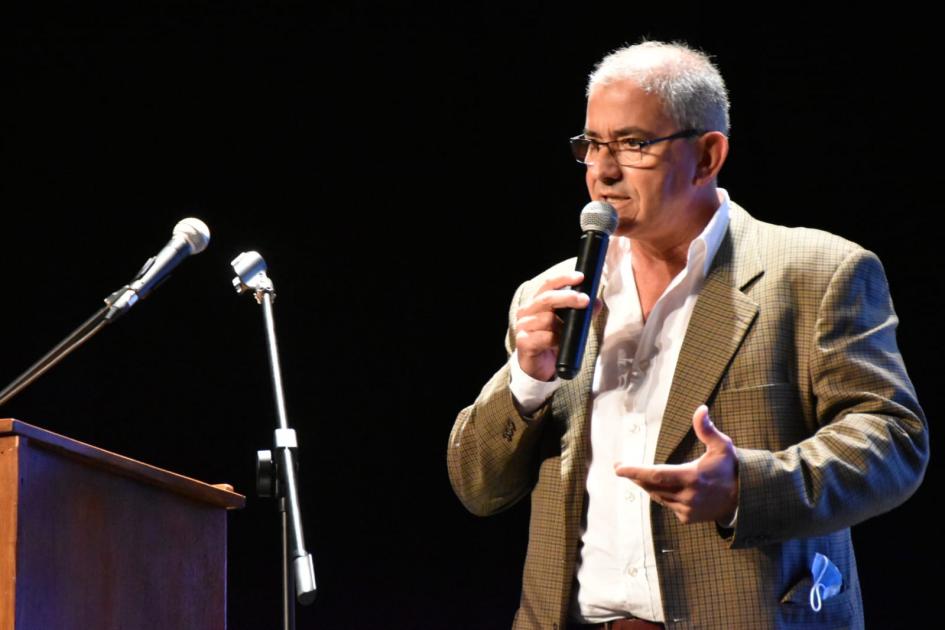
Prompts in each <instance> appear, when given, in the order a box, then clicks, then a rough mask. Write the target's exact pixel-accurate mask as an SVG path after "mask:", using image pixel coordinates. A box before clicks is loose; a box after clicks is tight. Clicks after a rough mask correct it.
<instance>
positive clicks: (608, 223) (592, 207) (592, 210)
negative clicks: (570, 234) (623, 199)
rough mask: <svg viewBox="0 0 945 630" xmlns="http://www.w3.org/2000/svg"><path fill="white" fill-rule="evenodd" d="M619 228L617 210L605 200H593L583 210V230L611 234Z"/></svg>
mask: <svg viewBox="0 0 945 630" xmlns="http://www.w3.org/2000/svg"><path fill="white" fill-rule="evenodd" d="M616 229H617V211H616V210H615V209H614V207H613V206H612V205H610V204H609V203H607V202H605V201H592V202H590V203H589V204H587V205H586V206H584V209H583V210H581V231H582V232H588V231H590V230H594V231H595V232H603V233H604V234H606V235H608V236H610V235H611V234H613V233H614V230H616Z"/></svg>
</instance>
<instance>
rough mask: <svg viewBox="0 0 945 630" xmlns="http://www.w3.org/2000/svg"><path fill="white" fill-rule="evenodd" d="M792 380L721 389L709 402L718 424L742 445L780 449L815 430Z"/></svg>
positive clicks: (713, 419) (714, 420) (772, 449)
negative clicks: (789, 381)
mask: <svg viewBox="0 0 945 630" xmlns="http://www.w3.org/2000/svg"><path fill="white" fill-rule="evenodd" d="M802 407H803V405H802V403H801V396H800V392H799V391H798V387H797V385H794V384H792V383H768V384H765V385H757V386H753V387H744V388H737V389H721V390H719V391H718V392H717V394H716V396H715V398H714V400H713V401H712V403H711V404H710V405H709V415H710V416H711V418H712V421H713V422H714V423H715V425H716V426H717V427H718V428H719V429H720V430H721V431H722V432H723V433H725V434H726V435H728V436H729V437H730V438H732V441H733V442H734V443H735V446H738V447H741V448H751V449H764V450H769V451H777V450H781V449H784V448H786V447H788V446H790V445H791V444H796V443H798V442H800V441H801V440H803V439H805V438H807V437H809V436H810V435H811V434H812V433H813V431H812V430H811V428H810V423H809V420H808V419H807V417H806V416H805V414H804V412H803V408H802Z"/></svg>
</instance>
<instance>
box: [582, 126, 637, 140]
mask: <svg viewBox="0 0 945 630" xmlns="http://www.w3.org/2000/svg"><path fill="white" fill-rule="evenodd" d="M584 135H585V136H587V137H588V138H600V137H601V135H600V134H599V133H597V132H596V131H593V130H592V129H588V128H587V127H585V128H584ZM648 135H650V133H649V132H648V131H646V130H645V129H640V128H639V127H621V128H620V129H617V130H615V131H614V137H615V138H623V137H626V136H644V137H646V136H648Z"/></svg>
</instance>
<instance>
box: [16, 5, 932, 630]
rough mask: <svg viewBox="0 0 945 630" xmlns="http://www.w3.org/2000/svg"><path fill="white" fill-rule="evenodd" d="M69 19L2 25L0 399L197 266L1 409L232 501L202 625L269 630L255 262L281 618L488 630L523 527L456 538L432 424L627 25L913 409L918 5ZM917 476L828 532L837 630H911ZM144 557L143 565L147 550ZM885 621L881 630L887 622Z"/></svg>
mask: <svg viewBox="0 0 945 630" xmlns="http://www.w3.org/2000/svg"><path fill="white" fill-rule="evenodd" d="M134 4H135V8H130V7H123V8H115V7H111V8H107V9H106V8H104V7H93V6H91V5H89V4H88V3H83V4H81V5H80V4H78V3H76V4H73V5H71V7H68V8H65V9H62V10H55V11H54V10H52V9H49V8H44V9H39V8H36V7H35V6H32V7H29V8H23V9H21V10H19V11H17V12H16V13H15V15H13V16H11V17H10V19H7V20H4V24H3V27H2V28H3V31H4V32H5V33H6V35H5V40H6V41H7V43H8V44H12V46H10V50H11V51H12V54H9V55H7V56H6V63H5V64H4V72H5V74H7V76H8V79H7V80H6V81H4V88H3V100H4V101H5V103H6V108H5V109H6V111H7V114H6V116H5V117H4V118H5V120H4V122H3V123H2V125H3V130H4V132H3V135H4V138H3V150H2V155H3V172H4V173H3V178H2V182H3V189H2V195H3V196H2V200H3V201H2V206H0V207H2V208H3V218H4V222H3V225H4V232H3V241H2V260H3V262H4V264H3V269H4V275H5V277H6V292H5V300H4V308H3V310H2V315H0V317H2V330H3V331H4V343H3V353H2V357H3V361H2V365H0V381H3V382H7V381H9V380H12V379H13V378H14V377H15V376H16V375H17V374H19V373H20V372H21V371H22V370H23V369H25V367H27V366H28V365H29V364H30V363H32V362H33V361H34V360H35V359H37V358H38V357H39V356H40V355H41V354H43V353H44V352H45V351H46V350H47V349H49V348H50V347H51V346H52V345H53V344H54V343H56V342H57V341H58V340H59V339H60V338H62V337H63V336H64V335H65V334H66V333H68V332H69V331H70V330H72V329H73V328H74V327H75V326H77V325H78V324H79V323H80V322H81V321H82V320H84V319H85V317H87V316H88V315H90V314H91V313H92V312H93V311H94V310H95V309H96V308H98V305H99V304H100V299H101V298H103V297H105V296H106V295H107V294H108V293H109V292H111V291H112V290H114V289H116V288H118V287H119V286H121V285H122V284H123V283H124V282H126V281H127V280H128V279H129V278H130V277H131V275H132V274H133V273H134V272H135V271H136V270H137V269H138V267H139V266H140V265H141V263H143V262H144V260H145V259H146V258H147V257H148V256H150V255H152V254H154V253H155V252H156V251H157V250H158V249H159V248H160V247H161V246H162V245H163V244H164V243H165V242H166V240H167V238H168V237H169V235H170V230H171V227H172V226H173V225H174V223H175V222H176V221H177V220H179V219H180V218H182V217H185V216H190V215H193V216H198V217H201V218H202V219H204V220H205V221H206V222H207V223H208V224H209V226H210V228H211V231H212V233H213V237H212V242H211V244H210V247H209V249H208V250H207V251H206V252H205V253H203V254H201V255H200V256H199V257H196V258H194V259H193V260H191V261H188V262H186V263H185V264H184V266H183V267H181V268H180V269H178V270H177V272H176V273H175V274H174V277H173V278H172V279H171V280H170V281H169V282H167V283H166V284H165V285H164V286H162V287H161V288H160V289H159V290H158V291H157V292H155V293H154V294H153V295H152V296H151V297H150V298H149V299H148V300H147V301H145V302H142V303H141V304H139V305H138V306H137V307H136V308H135V309H134V310H133V311H132V312H131V313H130V314H129V315H128V316H127V317H125V318H124V319H123V320H121V321H120V322H119V323H117V324H116V325H114V326H112V327H110V328H109V329H107V330H106V331H104V333H103V334H101V335H99V336H98V337H97V338H95V339H94V340H93V341H91V342H90V343H89V344H88V345H87V346H85V347H83V348H82V349H80V350H79V351H78V352H77V353H75V354H74V355H73V356H71V357H70V358H68V359H67V360H66V361H65V362H64V363H63V364H61V365H60V366H59V367H57V368H56V369H55V370H54V371H53V372H51V373H49V374H48V375H46V376H45V377H44V378H43V379H42V380H41V381H39V382H38V383H36V384H35V385H34V386H33V387H32V388H30V389H29V390H28V391H26V392H24V393H23V394H21V395H20V396H19V397H17V398H16V399H15V400H14V401H12V402H11V403H9V404H8V405H7V406H6V407H5V408H4V409H3V410H2V413H0V415H3V416H14V417H17V418H20V419H23V420H26V421H29V422H32V423H35V424H39V425H41V426H43V427H46V428H48V429H50V430H54V431H58V432H61V433H65V434H67V435H69V436H71V437H74V438H77V439H81V440H84V441H88V442H91V443H93V444H96V445H98V446H101V447H103V448H107V449H110V450H114V451H118V452H121V453H123V454H126V455H128V456H131V457H134V458H136V459H140V460H143V461H146V462H149V463H152V464H155V465H158V466H162V467H165V468H170V469H173V470H176V471H179V472H181V473H184V474H187V475H189V476H193V477H196V478H199V479H203V480H206V481H209V482H221V481H227V482H230V483H233V484H234V485H235V486H236V487H237V489H238V490H240V491H242V492H244V493H247V494H249V495H250V496H249V498H248V502H247V507H246V509H245V510H243V511H240V512H236V513H233V514H231V516H230V539H229V545H230V564H229V572H230V573H229V575H230V592H229V599H230V603H229V610H230V627H231V628H234V629H237V630H242V629H249V628H264V627H277V624H278V620H279V615H280V603H279V602H280V582H279V573H278V572H279V569H278V562H279V547H278V527H277V521H276V516H275V513H274V508H273V506H272V505H271V504H270V503H269V502H267V501H264V500H259V499H256V498H255V497H253V496H252V488H253V457H254V453H255V450H256V449H258V448H265V447H267V446H268V445H269V443H270V440H271V435H272V429H273V427H274V424H275V420H274V417H273V405H272V397H271V392H270V388H269V382H268V377H267V372H266V370H267V368H266V362H265V361H266V359H265V348H264V337H263V330H262V316H261V313H260V309H259V308H258V307H257V306H256V305H255V303H254V302H253V301H252V299H251V298H248V297H246V296H237V295H236V294H235V293H234V292H233V291H232V288H231V286H230V278H231V275H232V274H231V271H230V267H229V261H230V260H231V259H232V258H233V257H234V256H235V255H236V254H237V253H239V252H241V251H244V250H248V249H256V250H258V251H260V252H261V253H262V254H263V255H264V256H265V257H266V259H267V261H268V262H269V266H270V271H271V276H272V278H273V279H274V282H275V283H276V288H277V290H278V292H279V296H278V299H277V301H276V322H277V328H278V333H279V337H280V342H281V349H282V356H283V368H284V372H285V378H286V383H285V384H286V392H287V396H288V407H289V415H290V420H291V422H292V424H293V425H294V426H295V427H296V428H297V429H298V432H299V438H300V442H301V453H302V468H301V479H302V481H303V485H302V489H301V490H302V501H303V512H304V514H303V516H304V522H305V526H306V533H307V536H308V540H307V542H308V544H309V547H310V548H311V550H312V551H313V553H314V554H315V560H316V573H317V577H318V581H319V586H320V590H319V596H318V600H317V602H316V603H315V604H314V605H313V606H311V607H309V608H306V609H303V610H301V611H300V613H299V627H300V628H369V627H377V626H381V627H391V628H440V627H443V628H445V627H451V628H491V627H506V626H507V625H508V623H509V620H510V619H511V615H512V613H513V610H514V608H515V605H516V602H517V597H518V581H519V573H520V568H521V563H522V560H523V557H524V544H525V540H526V519H527V507H526V506H525V505H521V506H518V507H516V508H514V509H512V510H510V511H509V512H507V513H504V514H502V515H499V516H496V517H493V518H490V519H478V518H476V517H473V516H470V515H468V514H467V513H465V512H464V511H463V509H462V507H461V506H460V504H459V502H458V501H457V500H456V499H455V498H454V497H453V495H452V492H451V490H450V487H449V482H448V480H447V477H446V468H445V448H446V442H447V436H448V433H449V429H450V426H451V424H452V420H453V418H454V416H455V414H456V412H457V411H458V410H459V409H460V408H461V407H462V406H464V405H466V404H468V403H469V402H471V401H472V399H473V398H474V397H475V395H476V393H477V392H478V390H479V387H480V386H481V384H482V383H484V382H485V380H486V379H487V378H488V376H489V375H490V374H491V373H492V372H493V371H494V370H495V369H496V368H497V367H498V366H499V365H500V363H501V362H502V361H503V360H504V354H503V350H502V346H501V341H502V336H503V334H504V327H505V317H506V308H507V304H508V300H509V298H510V297H511V293H512V291H513V289H514V288H515V286H516V285H517V284H518V282H519V281H521V280H522V279H524V278H525V277H528V276H529V275H531V274H533V273H535V272H537V271H539V270H541V269H543V268H544V267H546V266H547V265H549V264H551V263H552V262H554V261H556V260H559V259H561V258H563V257H567V256H571V255H573V253H574V250H575V244H576V239H577V236H578V227H577V216H578V213H579V211H580V208H581V207H582V206H583V204H584V202H585V200H586V199H585V197H586V193H585V191H584V188H583V177H582V173H581V168H580V167H579V165H577V164H574V163H573V162H572V161H571V159H570V156H569V153H568V150H567V145H566V139H567V138H568V137H569V136H570V135H573V134H574V133H577V131H578V130H579V129H580V128H581V126H582V123H583V105H584V99H583V86H584V77H585V76H586V73H587V71H588V70H589V69H590V67H591V66H592V64H593V63H594V62H595V61H596V60H598V59H599V58H600V57H601V56H602V55H603V54H604V53H606V52H607V51H608V50H610V49H612V48H614V47H617V46H619V45H621V44H623V43H625V42H633V41H638V40H639V39H640V38H641V37H643V36H649V37H650V38H657V39H674V38H675V39H684V40H687V41H688V42H690V43H691V44H694V45H696V46H698V47H702V48H703V49H705V50H707V51H708V52H710V53H712V54H714V56H715V58H716V60H717V62H718V64H719V65H720V67H721V69H722V72H723V74H724V76H725V77H726V79H727V81H728V84H729V88H730V91H731V96H732V101H733V109H732V120H733V131H732V147H733V149H732V153H731V155H730V157H729V163H728V164H727V166H726V168H725V170H724V172H723V176H722V185H723V186H725V187H726V188H728V189H729V191H730V192H731V194H732V197H733V198H734V199H735V200H736V201H738V202H739V203H740V204H742V205H744V206H745V207H747V208H748V209H749V210H750V211H752V212H753V213H754V214H755V215H756V216H758V217H759V218H763V219H766V220H769V221H773V222H778V223H784V224H788V225H807V226H811V227H819V228H823V229H827V230H830V231H833V232H835V233H839V234H841V235H844V236H846V237H848V238H850V239H852V240H855V241H858V242H860V243H861V244H863V245H865V246H866V247H869V248H871V249H873V250H874V251H876V252H877V253H878V254H879V255H880V257H881V258H882V260H883V261H884V263H885V265H886V268H887V273H888V275H889V278H890V282H891V286H892V292H893V297H894V299H895V301H896V306H897V310H898V312H899V315H900V317H901V319H902V322H903V324H902V326H901V328H900V334H899V339H900V345H901V349H902V351H903V354H904V356H905V357H906V360H907V364H908V366H909V368H910V373H911V375H912V377H913V379H914V381H915V384H916V386H917V388H918V390H919V394H920V398H921V400H922V401H923V404H924V406H925V408H926V410H927V412H928V413H929V414H930V416H932V418H933V424H934V418H935V415H936V411H937V410H938V409H939V408H940V407H941V404H940V403H941V400H940V399H941V393H940V390H938V388H937V384H936V381H935V373H936V370H937V367H938V361H937V359H938V357H939V356H940V355H941V353H942V352H941V351H942V342H941V340H940V336H939V335H938V334H930V331H933V330H935V329H934V328H933V326H934V324H936V323H937V321H938V319H939V313H940V311H941V307H942V297H941V292H942V280H941V274H940V273H936V272H937V271H938V270H937V267H938V260H937V259H936V258H937V257H936V255H935V249H936V246H937V243H938V240H939V239H938V237H937V235H936V234H935V230H934V229H933V227H932V226H933V217H935V214H934V213H933V212H934V211H936V210H939V209H940V208H941V203H940V202H939V201H938V198H937V192H938V191H937V188H938V186H939V182H940V177H938V176H935V175H933V172H937V166H938V159H937V158H938V156H939V155H940V153H941V149H940V148H939V147H940V146H941V133H940V130H939V128H938V127H939V125H938V121H939V118H940V116H939V115H938V110H939V109H940V106H939V104H938V103H935V102H932V98H931V97H930V95H929V94H930V92H931V90H932V89H933V87H934V83H935V81H936V79H935V76H936V74H937V72H938V67H939V66H940V63H941V61H942V59H941V55H940V54H939V53H938V49H937V48H936V45H935V42H934V40H933V39H931V38H929V37H928V36H927V35H926V34H925V33H923V30H924V23H926V22H928V21H930V16H924V15H919V14H916V13H913V12H912V11H911V10H909V9H908V7H906V6H905V5H903V4H902V3H900V4H899V5H897V9H896V10H897V11H898V12H897V13H889V12H886V13H865V12H864V11H862V10H860V9H857V10H855V11H854V10H852V9H851V10H850V11H849V12H848V13H846V14H844V15H841V16H839V17H835V18H833V19H831V20H829V21H828V20H826V18H825V16H824V15H822V14H821V12H820V10H819V9H818V7H816V6H814V7H802V6H800V5H793V4H792V5H787V4H785V5H778V6H772V7H769V8H768V9H766V12H767V13H766V15H765V16H762V15H761V14H760V13H758V14H755V13H750V12H742V13H738V14H736V13H731V14H725V13H724V12H722V11H720V10H717V9H714V8H711V7H709V6H708V5H705V6H702V5H698V4H692V5H688V6H679V5H676V6H674V7H673V9H672V10H668V9H667V10H658V9H643V8H641V7H638V6H634V7H630V6H628V7H625V8H619V7H616V6H606V5H602V6H597V7H593V6H591V5H590V4H582V5H580V6H572V7H569V8H566V9H552V8H550V4H548V3H543V2H537V1H532V2H524V3H519V4H517V5H516V6H514V7H509V6H505V7H499V6H498V4H496V5H492V4H489V3H472V4H468V3H467V4H463V5H462V6H460V5H446V6H441V7H439V8H434V7H432V6H427V5H425V4H422V3H416V2H400V3H397V4H396V5H395V4H381V3H372V2H364V1H360V2H348V3H345V5H344V6H343V7H333V6H330V5H326V4H322V5H319V6H317V7H311V6H305V5H304V4H302V3H299V4H290V3H283V2H257V3H246V2H236V1H234V2H226V3H206V4H205V5H200V4H199V3H193V2H191V3H183V2H176V3H169V2H165V3H161V4H159V5H155V6H153V7H147V8H146V7H144V6H143V5H141V4H140V3H134ZM937 476H938V473H937V468H936V466H935V465H934V464H933V465H932V467H931V468H930V471H929V475H928V477H927V480H926V483H925V485H924V486H923V488H921V489H920V490H919V492H918V494H917V495H916V496H915V497H914V498H913V499H912V500H910V501H909V502H908V503H907V504H906V505H905V506H903V507H902V508H900V509H898V510H897V511H895V512H892V513H890V514H887V515H884V516H881V517H879V518H876V519H873V520H872V521H869V522H867V523H865V524H862V525H860V526H858V527H856V528H855V529H854V536H855V538H856V541H857V545H858V547H857V548H858V555H859V565H860V572H861V580H862V583H863V591H864V597H865V604H866V610H867V619H868V621H869V622H870V624H871V626H873V627H886V626H889V625H892V624H893V623H897V624H899V623H902V622H903V621H908V620H910V619H911V620H913V621H915V620H922V619H925V618H926V617H928V616H930V615H931V611H932V609H933V604H932V602H933V600H932V599H931V598H932V593H933V590H932V586H931V583H930V582H929V581H928V579H919V578H916V577H913V576H916V575H920V574H924V575H929V574H930V573H931V571H932V570H934V569H935V568H937V565H938V563H939V562H940V552H939V544H938V541H937V538H936V536H935V535H934V534H933V528H935V529H937V525H938V524H937V523H936V522H935V520H934V518H933V516H932V513H931V507H932V500H933V491H934V487H935V481H936V478H937ZM168 544H173V541H169V543H168ZM904 617H905V618H907V619H905V620H904V619H903V618H904Z"/></svg>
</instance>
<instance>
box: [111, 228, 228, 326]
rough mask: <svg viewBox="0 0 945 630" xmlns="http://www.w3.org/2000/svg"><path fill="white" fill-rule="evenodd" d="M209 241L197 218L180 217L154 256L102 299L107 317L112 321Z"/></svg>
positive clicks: (208, 234)
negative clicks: (131, 277) (168, 238)
mask: <svg viewBox="0 0 945 630" xmlns="http://www.w3.org/2000/svg"><path fill="white" fill-rule="evenodd" d="M209 242H210V229H209V228H208V227H207V224H206V223H204V222H203V221H201V220H200V219H195V218H193V217H191V218H188V219H182V220H181V221H179V222H178V223H177V225H175V226H174V232H173V235H172V236H171V240H170V241H168V242H167V245H165V246H164V249H162V250H161V251H160V252H158V254H157V256H154V257H153V258H149V259H148V260H147V261H146V262H145V263H144V266H143V267H142V268H141V271H139V272H138V273H137V275H136V276H135V277H134V278H133V279H132V281H131V282H130V283H129V284H128V285H126V286H124V287H122V288H120V289H118V290H117V291H115V292H114V293H112V294H111V295H110V296H108V297H107V298H106V299H105V303H106V304H108V306H109V310H108V315H106V316H105V319H106V320H114V319H115V318H116V317H118V316H119V315H122V314H123V313H125V312H126V311H127V310H128V309H130V308H131V307H132V306H134V305H135V303H136V302H137V301H138V300H142V299H144V298H146V297H148V294H149V293H151V291H153V290H154V288H155V287H156V286H157V285H158V284H160V283H161V281H162V280H164V279H165V278H166V277H167V276H168V275H169V274H170V273H171V271H173V270H174V268H175V267H177V265H179V264H180V263H181V262H183V261H184V259H185V258H187V257H188V256H190V255H192V254H199V253H200V252H202V251H203V250H205V249H206V248H207V244H208V243H209Z"/></svg>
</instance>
